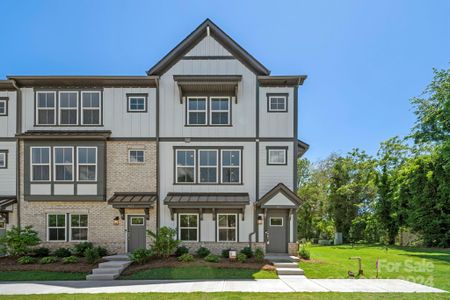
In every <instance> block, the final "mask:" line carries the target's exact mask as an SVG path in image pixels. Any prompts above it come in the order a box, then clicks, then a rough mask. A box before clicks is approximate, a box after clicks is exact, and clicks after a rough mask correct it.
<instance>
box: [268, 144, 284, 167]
mask: <svg viewBox="0 0 450 300" xmlns="http://www.w3.org/2000/svg"><path fill="white" fill-rule="evenodd" d="M286 152H287V148H267V164H268V165H286V164H287V160H286V157H287V155H286V154H287V153H286Z"/></svg>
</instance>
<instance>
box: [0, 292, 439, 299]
mask: <svg viewBox="0 0 450 300" xmlns="http://www.w3.org/2000/svg"><path fill="white" fill-rule="evenodd" d="M0 299H10V300H19V299H20V300H22V299H24V296H0ZM26 299H27V300H28V299H29V300H94V299H95V300H109V299H114V300H139V299H158V300H177V299H183V300H265V299H277V300H299V299H313V300H316V299H331V300H340V299H342V300H344V299H345V300H347V299H351V300H358V299H364V300H372V299H392V300H394V299H395V300H397V299H398V300H415V299H448V295H445V294H403V293H402V294H395V293H394V294H370V293H352V294H349V293H136V294H73V295H69V294H54V295H31V296H26Z"/></svg>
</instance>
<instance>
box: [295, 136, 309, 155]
mask: <svg viewBox="0 0 450 300" xmlns="http://www.w3.org/2000/svg"><path fill="white" fill-rule="evenodd" d="M297 149H298V150H297V157H298V158H300V157H302V156H303V154H305V153H306V151H308V149H309V144H307V143H305V142H303V141H301V140H297Z"/></svg>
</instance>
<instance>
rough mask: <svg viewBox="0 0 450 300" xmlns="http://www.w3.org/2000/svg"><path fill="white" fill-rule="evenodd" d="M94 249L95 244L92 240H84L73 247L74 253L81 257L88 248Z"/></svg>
mask: <svg viewBox="0 0 450 300" xmlns="http://www.w3.org/2000/svg"><path fill="white" fill-rule="evenodd" d="M89 248H90V249H92V248H94V246H93V245H92V243H90V242H82V243H79V244H76V245H75V246H74V247H73V254H74V255H76V256H79V257H83V256H84V251H86V249H89Z"/></svg>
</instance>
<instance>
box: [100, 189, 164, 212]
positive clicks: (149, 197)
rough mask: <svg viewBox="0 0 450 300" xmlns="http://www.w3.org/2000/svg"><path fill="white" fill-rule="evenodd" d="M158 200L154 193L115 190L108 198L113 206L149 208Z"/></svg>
mask: <svg viewBox="0 0 450 300" xmlns="http://www.w3.org/2000/svg"><path fill="white" fill-rule="evenodd" d="M156 200H158V196H157V195H156V193H145V192H144V193H137V192H136V193H127V192H116V193H114V195H112V197H111V198H109V199H108V204H109V205H111V206H112V207H113V208H150V207H153V206H154V205H155V203H156Z"/></svg>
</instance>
